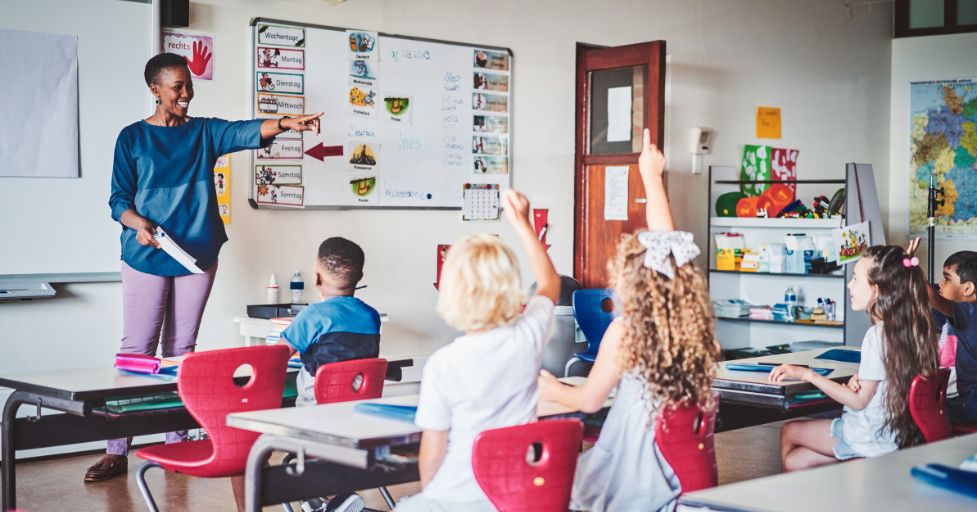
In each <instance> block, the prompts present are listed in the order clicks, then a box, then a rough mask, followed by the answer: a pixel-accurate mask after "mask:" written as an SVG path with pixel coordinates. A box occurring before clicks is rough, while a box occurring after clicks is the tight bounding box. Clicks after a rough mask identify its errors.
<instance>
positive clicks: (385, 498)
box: [377, 487, 397, 510]
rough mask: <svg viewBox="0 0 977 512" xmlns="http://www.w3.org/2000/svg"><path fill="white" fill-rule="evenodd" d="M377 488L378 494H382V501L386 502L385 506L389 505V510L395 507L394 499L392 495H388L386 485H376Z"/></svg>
mask: <svg viewBox="0 0 977 512" xmlns="http://www.w3.org/2000/svg"><path fill="white" fill-rule="evenodd" d="M377 490H378V491H380V496H383V501H386V502H387V506H388V507H390V510H393V509H394V508H396V507H397V502H395V501H394V497H393V496H391V495H390V491H388V490H387V488H386V487H377Z"/></svg>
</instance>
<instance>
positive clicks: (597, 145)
mask: <svg viewBox="0 0 977 512" xmlns="http://www.w3.org/2000/svg"><path fill="white" fill-rule="evenodd" d="M664 113H665V41H653V42H650V43H640V44H632V45H628V46H618V47H613V48H595V47H592V46H587V45H581V44H578V45H577V110H576V172H575V185H574V243H573V253H574V254H573V256H574V257H573V261H574V263H573V273H574V276H575V277H576V278H577V280H579V281H580V282H581V283H583V285H584V286H585V287H588V288H600V287H606V286H607V285H608V283H607V277H608V276H607V262H608V261H609V260H610V259H611V257H612V256H613V254H614V250H615V247H616V246H617V243H618V241H619V240H620V239H621V235H622V234H624V233H631V232H634V231H637V230H640V229H643V228H644V227H645V219H644V215H645V202H646V201H645V195H644V188H643V187H642V186H641V178H640V176H639V175H638V154H639V153H640V151H641V136H642V130H643V129H644V128H645V127H647V128H649V129H650V130H651V140H652V141H653V142H654V143H655V144H657V145H658V147H663V143H664V126H665V122H664ZM625 169H627V170H626V171H625ZM625 181H626V183H627V186H626V190H627V194H626V196H625V194H624V189H625V187H624V183H625ZM608 184H610V185H611V187H610V189H609V190H608V189H607V188H606V187H607V186H608ZM607 199H610V201H607ZM625 203H626V204H625ZM605 207H610V210H606V209H605Z"/></svg>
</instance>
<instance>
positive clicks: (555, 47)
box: [0, 0, 891, 373]
mask: <svg viewBox="0 0 977 512" xmlns="http://www.w3.org/2000/svg"><path fill="white" fill-rule="evenodd" d="M92 15H93V18H97V13H92ZM255 16H262V17H275V18H280V19H286V20H296V21H304V22H309V23H318V24H325V25H332V26H348V27H356V28H363V29H372V30H380V31H385V32H390V33H397V34H404V35H414V36H423V37H431V38H438V39H448V40H457V41H464V42H472V43H481V44H486V45H498V46H507V47H510V48H512V50H513V51H514V53H515V60H514V64H515V69H514V73H515V75H514V77H515V80H514V91H513V94H514V97H515V99H516V100H515V102H514V130H515V140H514V145H513V147H514V151H515V161H514V166H515V174H514V181H515V186H516V187H518V188H520V189H522V190H524V191H525V192H527V193H528V195H529V196H530V198H531V200H532V202H533V204H534V205H535V206H538V207H545V208H550V211H551V213H550V219H551V220H550V223H551V225H550V230H549V237H550V240H551V243H553V247H552V249H551V251H550V252H551V254H552V256H553V259H554V261H555V263H556V266H557V268H558V270H560V271H561V272H562V273H566V274H570V273H571V272H572V233H573V161H574V160H573V151H574V147H573V145H574V139H573V112H574V64H575V62H574V60H575V57H574V55H575V44H576V43H577V42H585V43H592V44H600V45H621V44H628V43H635V42H641V41H647V40H654V39H664V40H666V41H667V42H668V52H669V54H670V56H671V57H670V58H671V61H670V62H671V66H670V70H669V71H670V73H671V78H670V85H671V88H672V89H671V96H670V105H669V109H668V114H669V118H668V120H667V122H668V132H667V133H669V134H670V136H671V137H673V139H672V140H666V143H667V144H669V145H670V146H671V147H670V150H671V151H670V154H671V158H672V162H671V164H670V170H671V174H670V176H669V189H670V193H671V196H672V197H673V204H674V208H675V211H676V215H677V217H678V223H679V225H680V227H681V228H683V229H687V230H691V231H693V232H695V234H696V236H697V237H699V238H700V240H701V237H702V236H704V233H705V227H706V221H707V219H706V210H707V207H708V208H711V206H709V205H707V204H706V201H707V199H706V195H707V192H706V185H707V180H706V177H705V175H699V176H694V175H691V174H689V168H690V156H689V155H688V154H687V153H686V149H685V148H686V147H687V146H688V141H687V140H686V139H687V133H688V130H689V128H690V127H692V126H696V125H701V126H708V127H711V128H714V129H715V130H716V140H715V147H714V152H713V154H712V155H710V156H707V157H706V159H705V164H706V165H710V164H736V163H737V162H738V160H739V154H740V151H741V150H742V145H743V144H744V143H752V142H755V140H754V108H755V107H756V106H758V105H772V106H779V107H782V108H783V116H784V128H783V133H784V138H783V140H782V141H779V143H781V144H784V145H786V146H790V147H796V148H799V149H800V150H801V156H800V167H799V173H800V175H801V177H805V178H815V177H840V176H842V174H843V169H844V163H845V162H848V161H860V162H871V163H873V164H875V165H876V169H878V171H879V174H880V175H883V176H884V175H885V172H886V169H887V167H888V162H887V160H888V155H889V153H888V150H887V146H886V143H887V138H886V137H887V130H886V128H885V127H886V126H888V121H889V97H888V96H889V93H888V89H889V82H890V77H889V65H890V54H889V52H890V44H889V35H890V26H891V11H890V9H888V6H875V8H874V9H872V10H871V11H869V10H867V9H864V8H856V9H855V11H854V17H852V18H849V17H848V16H847V15H846V12H845V9H844V8H843V1H842V0H819V1H811V0H654V1H652V0H640V1H639V0H614V1H610V0H608V1H599V2H595V1H592V0H588V1H582V0H565V1H564V0H540V1H533V2H528V1H525V0H498V1H492V2H475V1H468V0H457V1H451V0H386V1H380V0H350V1H348V2H346V3H344V4H341V5H338V6H333V5H331V4H329V3H327V2H323V1H322V0H277V1H271V0H206V1H194V2H192V3H191V22H192V27H190V29H191V30H196V31H201V32H208V33H212V34H214V35H215V37H216V41H215V44H216V51H215V59H216V62H215V76H216V80H215V81H213V82H211V83H207V82H203V81H198V82H197V83H196V84H195V85H196V98H195V99H194V101H193V104H192V105H191V113H192V114H193V115H198V116H221V117H225V118H230V119H239V118H244V117H247V116H248V115H249V113H250V105H249V102H250V98H251V95H250V90H249V85H250V83H251V77H250V76H249V70H250V60H249V59H250V58H251V55H250V50H249V45H250V37H249V21H250V19H251V18H252V17H255ZM132 72H133V73H135V74H139V73H141V72H142V70H141V69H133V70H132ZM337 79H342V78H341V77H337ZM312 86H314V84H313V85H312ZM313 107H314V106H313ZM147 114H148V113H147V112H132V113H131V117H132V118H133V119H137V118H138V117H140V116H145V115H147ZM331 118H332V119H339V118H340V115H339V114H336V115H335V116H331V113H328V112H327V113H326V122H330V119H331ZM83 128H84V127H83ZM120 128H121V127H120ZM105 150H106V151H110V148H105ZM232 162H233V182H232V196H233V206H232V217H233V221H232V223H231V225H230V226H228V228H229V229H228V233H229V236H230V239H231V242H229V243H228V244H227V245H226V246H225V247H224V251H223V253H222V256H221V260H220V265H221V266H220V271H219V272H218V277H217V282H216V285H215V288H214V291H213V295H212V297H211V299H210V303H209V305H208V308H207V312H206V314H205V316H204V321H203V326H202V329H201V333H200V343H201V345H202V346H204V347H218V346H228V345H233V344H236V343H239V342H240V338H239V337H238V336H237V331H236V325H235V324H233V323H232V322H231V319H232V318H233V317H234V316H238V315H242V314H243V313H244V305H245V304H247V303H257V302H263V301H264V296H265V292H264V286H265V283H266V281H267V278H268V274H269V273H270V272H275V273H276V274H277V275H278V277H279V280H282V281H287V279H288V276H289V275H290V272H291V271H292V270H294V269H302V270H303V271H304V274H305V275H306V276H308V275H309V269H310V268H311V264H312V260H313V256H314V253H315V250H316V247H317V245H318V243H319V242H320V241H321V240H322V239H323V238H325V237H327V236H331V235H342V236H346V237H349V238H351V239H353V240H355V241H357V242H358V243H360V244H361V245H362V246H363V248H364V249H365V251H366V254H367V266H366V275H367V277H366V282H367V283H368V284H369V287H368V288H367V289H365V290H363V292H362V297H363V298H364V299H365V300H366V301H367V302H369V303H371V304H373V305H375V306H376V307H377V308H378V309H379V310H381V311H383V312H386V313H388V314H389V315H390V317H391V321H390V323H389V324H386V325H385V327H384V339H383V343H385V344H395V343H396V344H401V345H403V347H404V351H409V350H411V349H413V348H416V347H419V346H422V345H425V344H429V345H430V344H433V345H435V346H436V345H438V344H442V343H445V342H447V341H448V340H450V339H451V336H452V332H451V331H450V330H449V329H448V328H447V327H446V326H444V324H443V323H442V322H441V321H440V320H439V319H438V318H437V316H436V315H435V313H434V303H435V290H434V287H433V286H432V282H433V281H434V278H435V275H434V274H435V265H434V257H435V245H436V244H438V243H445V242H451V241H453V240H455V239H457V238H458V237H459V236H461V235H463V234H466V233H472V232H476V231H490V232H493V233H500V234H501V235H502V236H503V237H504V238H506V239H511V238H512V237H511V236H510V231H509V230H508V228H507V227H506V226H504V225H502V224H501V223H481V224H474V223H462V222H461V221H460V213H458V212H439V211H304V212H303V211H296V212H281V211H267V210H260V211H256V210H252V209H250V208H249V207H248V206H247V203H246V198H247V186H248V168H247V165H246V164H247V162H248V159H247V157H246V155H244V154H240V155H235V157H234V158H233V159H232ZM107 194H108V185H107V184H106V195H107ZM884 197H885V195H884V194H883V198H884ZM89 199H90V200H92V201H100V202H104V200H105V198H104V197H94V198H89ZM883 200H884V199H883ZM106 218H108V210H107V209H106ZM39 236H41V235H40V234H39ZM44 236H50V235H44ZM71 250H84V248H72V249H71ZM527 277H528V276H527ZM527 284H528V279H527ZM59 293H60V295H61V297H60V298H57V299H53V300H46V301H37V302H34V303H19V304H0V326H2V327H0V329H2V333H3V339H2V340H0V343H2V345H3V348H2V351H0V353H2V354H3V355H2V357H0V373H6V372H11V371H18V370H27V369H41V368H61V367H69V366H91V365H98V364H109V361H110V360H111V357H112V355H113V354H114V353H115V352H116V351H117V349H118V346H119V334H120V324H121V318H120V317H121V307H120V287H119V285H118V284H117V283H115V284H90V285H83V284H79V285H71V286H66V287H62V288H60V289H59Z"/></svg>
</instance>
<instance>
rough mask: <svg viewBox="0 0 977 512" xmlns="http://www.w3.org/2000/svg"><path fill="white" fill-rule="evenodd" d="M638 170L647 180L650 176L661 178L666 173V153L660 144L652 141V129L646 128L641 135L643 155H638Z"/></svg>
mask: <svg viewBox="0 0 977 512" xmlns="http://www.w3.org/2000/svg"><path fill="white" fill-rule="evenodd" d="M638 172H640V173H641V178H642V179H643V180H645V182H647V181H648V180H649V179H650V178H661V176H662V175H663V174H664V173H665V155H663V154H662V152H661V150H660V149H658V146H656V145H654V144H652V143H651V130H649V129H647V128H645V130H644V134H642V137H641V156H639V157H638Z"/></svg>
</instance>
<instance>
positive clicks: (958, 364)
mask: <svg viewBox="0 0 977 512" xmlns="http://www.w3.org/2000/svg"><path fill="white" fill-rule="evenodd" d="M930 306H931V307H932V308H933V309H935V310H936V311H937V312H939V313H940V314H942V315H944V316H945V317H946V319H947V325H946V326H945V327H944V335H943V338H944V339H941V340H940V342H941V344H944V343H945V346H946V347H947V348H949V349H951V350H952V348H953V346H954V345H955V346H956V351H955V361H954V363H953V366H954V368H955V369H956V380H957V393H958V394H957V396H954V397H950V398H947V409H948V411H949V413H950V421H952V422H954V423H975V422H977V252H974V251H959V252H955V253H953V254H951V255H950V257H949V258H947V259H946V262H944V263H943V280H942V281H940V291H939V293H938V294H937V293H936V292H935V291H934V290H932V289H930ZM941 359H944V358H942V357H941Z"/></svg>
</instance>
